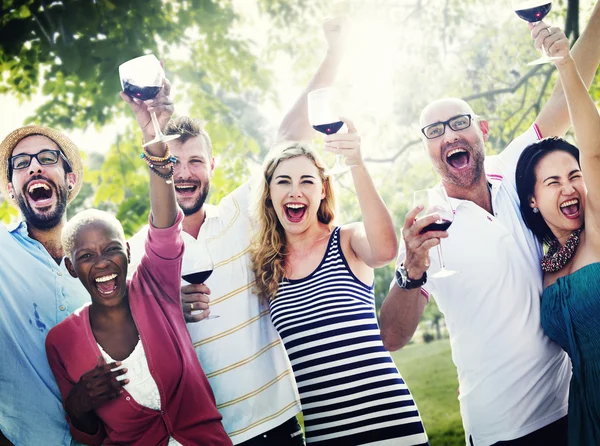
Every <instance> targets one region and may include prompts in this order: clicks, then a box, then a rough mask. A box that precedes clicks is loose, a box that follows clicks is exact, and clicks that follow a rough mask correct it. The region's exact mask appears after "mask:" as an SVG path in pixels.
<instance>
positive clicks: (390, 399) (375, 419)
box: [270, 227, 427, 446]
mask: <svg viewBox="0 0 600 446" xmlns="http://www.w3.org/2000/svg"><path fill="white" fill-rule="evenodd" d="M270 311H271V319H272V321H273V324H274V325H275V328H277V330H278V331H279V334H280V335H281V338H282V339H283V343H284V345H285V348H286V350H287V353H288V356H289V358H290V361H291V363H292V368H293V370H294V376H295V378H296V382H297V384H298V390H299V392H300V399H301V402H302V410H303V413H304V425H305V428H306V440H307V443H309V444H318V445H323V446H325V445H362V444H373V445H386V446H387V445H390V446H391V445H394V446H403V445H425V444H427V436H426V434H425V431H424V428H423V424H422V422H421V417H420V416H419V412H418V410H417V406H416V405H415V403H414V401H413V399H412V396H411V394H410V392H409V390H408V387H407V386H406V384H405V383H404V380H403V379H402V377H401V376H400V373H399V372H398V369H397V368H396V366H395V365H394V362H393V361H392V358H391V356H390V354H389V352H387V351H386V350H385V349H384V347H383V343H382V341H381V335H380V332H379V326H378V325H377V319H376V316H375V305H374V294H373V287H372V286H367V285H365V284H363V283H362V282H361V281H359V280H358V278H356V276H355V275H354V274H353V273H352V271H351V270H350V268H349V266H348V263H347V261H346V259H345V257H344V255H343V253H342V249H341V246H340V228H339V227H338V228H336V229H335V230H334V231H333V233H332V235H331V237H330V239H329V243H328V245H327V250H326V252H325V256H324V258H323V260H322V261H321V264H320V265H319V266H318V267H317V269H316V270H315V271H314V272H313V273H312V274H310V275H309V276H308V277H305V278H303V279H297V280H286V281H283V282H281V283H280V284H279V291H278V292H277V296H276V298H275V299H273V300H272V301H271V303H270Z"/></svg>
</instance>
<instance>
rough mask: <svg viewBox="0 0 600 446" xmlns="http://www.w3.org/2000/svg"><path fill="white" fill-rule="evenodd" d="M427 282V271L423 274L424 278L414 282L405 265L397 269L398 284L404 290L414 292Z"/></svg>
mask: <svg viewBox="0 0 600 446" xmlns="http://www.w3.org/2000/svg"><path fill="white" fill-rule="evenodd" d="M426 282H427V271H425V272H423V276H422V277H421V278H420V279H418V280H413V279H411V278H410V277H408V271H406V268H405V267H404V264H402V265H400V266H399V267H398V268H396V283H397V284H398V286H399V287H400V288H402V289H403V290H412V289H415V288H421V286H423V285H425V283H426Z"/></svg>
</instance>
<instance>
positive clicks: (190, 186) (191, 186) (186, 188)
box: [175, 182, 200, 197]
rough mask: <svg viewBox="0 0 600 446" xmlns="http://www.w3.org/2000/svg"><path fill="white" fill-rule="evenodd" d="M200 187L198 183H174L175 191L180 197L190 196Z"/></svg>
mask: <svg viewBox="0 0 600 446" xmlns="http://www.w3.org/2000/svg"><path fill="white" fill-rule="evenodd" d="M199 188H200V183H190V182H186V183H175V192H177V194H178V195H180V196H182V197H191V196H192V195H194V193H195V192H196V191H197V190H198V189H199Z"/></svg>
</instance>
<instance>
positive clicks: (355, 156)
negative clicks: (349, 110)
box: [323, 117, 364, 167]
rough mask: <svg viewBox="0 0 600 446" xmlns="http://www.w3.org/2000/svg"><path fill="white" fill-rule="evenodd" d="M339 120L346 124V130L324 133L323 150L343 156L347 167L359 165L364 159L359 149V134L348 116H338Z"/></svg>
mask: <svg viewBox="0 0 600 446" xmlns="http://www.w3.org/2000/svg"><path fill="white" fill-rule="evenodd" d="M340 121H341V122H342V123H344V124H346V127H347V128H348V132H347V133H333V134H331V135H325V137H324V138H323V141H324V142H325V150H326V151H327V152H331V153H335V154H336V156H338V155H339V156H343V157H344V158H345V159H346V166H347V167H357V166H361V165H362V164H363V163H364V161H363V157H362V153H361V150H360V142H361V140H360V135H359V134H358V131H357V130H356V126H355V125H354V123H353V122H352V121H351V120H350V119H348V118H344V117H340Z"/></svg>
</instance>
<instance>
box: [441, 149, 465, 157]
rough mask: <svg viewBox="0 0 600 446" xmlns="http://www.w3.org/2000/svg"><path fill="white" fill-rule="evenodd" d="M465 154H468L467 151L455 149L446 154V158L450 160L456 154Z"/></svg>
mask: <svg viewBox="0 0 600 446" xmlns="http://www.w3.org/2000/svg"><path fill="white" fill-rule="evenodd" d="M461 152H464V153H466V152H467V151H466V150H465V149H453V150H450V151H449V152H448V153H447V154H446V158H450V157H451V156H452V155H454V154H456V153H461Z"/></svg>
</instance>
